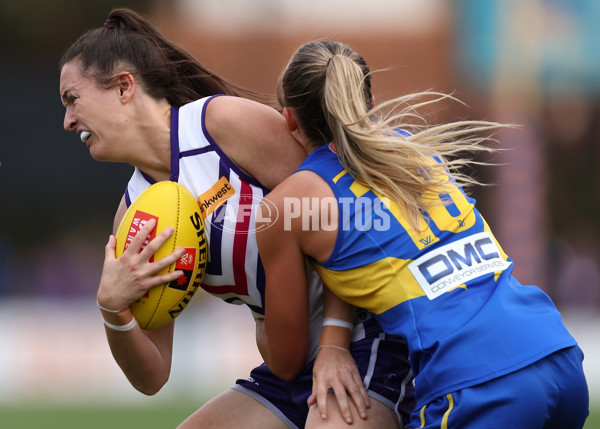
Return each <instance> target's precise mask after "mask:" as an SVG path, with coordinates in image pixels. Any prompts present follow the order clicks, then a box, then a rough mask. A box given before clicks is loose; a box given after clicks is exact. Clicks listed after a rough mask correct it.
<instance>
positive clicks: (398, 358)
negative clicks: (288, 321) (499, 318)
mask: <svg viewBox="0 0 600 429" xmlns="http://www.w3.org/2000/svg"><path fill="white" fill-rule="evenodd" d="M364 327H365V338H363V339H361V340H358V341H355V342H353V343H352V346H351V352H352V356H353V357H354V360H355V361H356V365H357V366H358V370H359V372H360V375H361V376H362V379H363V382H364V384H365V387H366V389H367V391H368V393H369V396H370V397H372V398H374V399H377V400H378V401H380V402H382V403H383V404H385V405H387V406H388V407H390V408H392V409H394V410H395V412H396V415H397V416H398V420H399V422H400V423H401V425H400V427H403V424H406V423H407V422H408V419H409V417H410V414H411V412H412V410H413V408H414V406H415V402H414V387H413V384H412V380H413V377H412V372H411V371H410V365H409V362H408V348H407V346H406V342H405V341H404V340H402V339H400V338H398V337H394V336H390V335H387V334H384V333H383V331H382V330H381V328H380V327H379V325H378V324H377V322H376V321H375V320H374V319H369V320H367V321H366V322H364ZM312 369H313V362H311V363H310V364H309V365H307V366H306V368H304V370H302V372H301V373H300V374H299V375H298V377H296V379H294V380H293V381H285V380H282V379H281V378H279V377H277V376H275V375H274V374H273V373H272V372H271V371H270V370H269V368H267V365H266V364H264V363H263V364H262V365H260V366H259V367H257V368H254V369H253V370H252V372H251V373H250V377H249V378H247V379H246V380H237V382H236V385H235V386H234V387H233V389H235V390H237V391H240V392H243V393H245V394H247V395H250V396H251V397H253V398H254V399H256V400H257V401H259V402H260V403H261V404H263V405H264V406H266V407H267V408H268V409H269V410H271V411H272V412H273V413H274V414H275V415H277V416H278V417H279V418H280V419H281V420H282V421H283V422H284V423H285V424H286V425H287V426H288V427H289V428H292V429H296V428H304V424H305V422H306V417H307V415H308V405H307V400H308V397H309V396H310V394H311V393H312V375H313V374H312Z"/></svg>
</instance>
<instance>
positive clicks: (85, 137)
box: [79, 131, 92, 143]
mask: <svg viewBox="0 0 600 429" xmlns="http://www.w3.org/2000/svg"><path fill="white" fill-rule="evenodd" d="M91 135H92V133H90V132H89V131H82V132H81V134H79V138H80V139H81V141H82V142H84V143H87V141H88V139H89V138H90V136H91Z"/></svg>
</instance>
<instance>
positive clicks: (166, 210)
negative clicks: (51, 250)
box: [116, 181, 208, 329]
mask: <svg viewBox="0 0 600 429" xmlns="http://www.w3.org/2000/svg"><path fill="white" fill-rule="evenodd" d="M150 219H155V220H156V226H155V227H154V229H153V230H152V232H151V233H150V235H149V236H148V239H147V241H146V242H145V243H144V245H146V244H147V243H149V242H150V241H151V240H152V239H154V238H155V237H156V234H157V233H160V231H162V230H163V229H165V228H166V227H168V226H172V227H173V228H174V229H175V232H174V234H173V235H172V236H171V237H170V238H169V239H168V240H167V241H166V242H165V243H164V244H163V245H162V246H161V247H160V248H159V249H158V250H157V251H156V253H155V254H154V256H153V259H152V260H158V259H161V258H163V257H165V256H167V255H169V254H170V253H172V252H173V251H174V250H175V249H176V248H178V247H184V248H185V249H186V252H185V254H184V256H183V257H181V259H179V260H178V261H177V262H175V263H173V264H171V265H170V266H169V267H167V268H166V269H164V270H162V271H160V272H159V273H158V274H163V273H168V272H172V271H174V270H182V271H183V272H184V275H183V276H182V277H180V278H178V279H177V280H175V281H172V282H167V283H164V284H161V285H159V286H155V287H153V288H152V289H150V290H149V291H148V293H146V295H144V296H143V297H142V298H140V299H139V300H138V301H136V302H134V303H133V304H131V306H130V308H131V311H132V313H133V315H134V317H135V318H136V320H137V321H138V323H139V324H140V326H141V327H142V328H144V329H157V328H160V327H162V326H165V325H167V324H169V323H170V322H171V321H172V320H173V319H175V318H176V317H177V316H179V315H180V314H181V312H182V311H183V310H184V309H185V307H186V306H187V304H188V303H189V302H190V300H191V299H192V297H193V296H194V294H195V293H196V291H197V290H198V288H199V287H200V283H201V282H202V278H203V277H204V273H205V271H206V263H207V260H208V247H207V239H206V231H205V229H204V219H203V218H202V214H201V213H200V207H199V205H198V201H197V200H196V198H195V197H194V196H193V195H192V193H191V192H190V191H189V190H188V189H187V188H185V187H184V186H182V185H180V184H179V183H176V182H170V181H165V182H158V183H155V184H154V185H152V186H150V187H149V188H147V189H146V190H145V191H144V192H142V193H141V194H140V196H138V197H137V198H136V199H135V200H134V201H133V203H132V204H131V206H129V208H128V209H127V211H126V212H125V216H124V217H123V219H122V220H121V223H120V225H119V229H118V230H117V236H116V238H117V248H116V255H117V257H119V256H121V255H122V254H123V252H124V251H125V249H126V248H127V246H128V245H129V243H131V240H133V237H135V235H136V234H137V233H138V231H139V230H140V229H141V228H142V227H143V226H144V224H145V223H146V222H148V220H150Z"/></svg>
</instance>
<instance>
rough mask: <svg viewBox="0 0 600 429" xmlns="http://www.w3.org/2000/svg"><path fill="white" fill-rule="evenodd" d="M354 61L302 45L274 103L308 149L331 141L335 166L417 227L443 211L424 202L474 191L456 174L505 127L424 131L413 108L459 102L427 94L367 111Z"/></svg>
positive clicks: (470, 125)
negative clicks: (293, 117)
mask: <svg viewBox="0 0 600 429" xmlns="http://www.w3.org/2000/svg"><path fill="white" fill-rule="evenodd" d="M361 59H362V57H361V56H360V55H358V54H356V53H355V52H354V51H352V50H351V49H350V48H349V47H348V46H347V45H344V44H341V43H337V42H312V43H309V44H307V45H304V46H303V47H301V48H300V49H299V50H298V52H297V53H296V54H295V55H294V57H293V58H292V60H291V61H290V64H289V65H288V68H287V69H286V72H285V73H284V75H283V77H282V79H281V83H280V85H281V91H280V92H282V93H283V94H282V97H281V98H280V100H282V101H283V103H284V105H287V106H290V107H292V108H294V110H295V111H296V114H297V115H298V117H299V122H300V126H301V127H302V129H303V131H304V132H305V133H306V134H307V135H308V136H309V138H311V137H310V136H312V139H311V140H312V141H313V142H314V144H315V145H317V146H318V145H321V144H325V143H328V142H329V141H331V140H332V141H333V142H335V146H336V150H337V153H338V156H339V159H340V162H341V164H342V166H343V167H344V168H345V169H346V170H347V171H348V172H349V173H350V174H351V175H352V176H353V177H354V178H355V180H357V181H359V182H361V183H363V184H364V185H366V186H368V187H370V188H372V189H374V190H375V191H377V192H379V193H381V194H382V195H384V196H387V197H389V198H391V199H392V200H394V201H397V202H398V203H399V204H400V206H401V207H403V209H405V210H406V214H407V217H408V219H409V220H410V221H411V223H412V224H413V225H414V226H415V227H416V226H417V225H419V220H418V219H419V217H420V214H421V212H422V211H427V210H428V209H431V208H433V206H435V205H440V204H444V203H443V202H442V200H441V199H440V198H431V195H437V194H443V193H446V192H449V191H450V190H451V189H453V188H454V186H455V184H457V185H459V186H467V185H474V184H479V182H478V181H477V180H475V179H473V178H472V177H470V176H468V175H466V174H464V173H462V172H461V169H462V168H463V167H464V166H466V165H472V164H482V162H477V161H474V160H473V159H472V154H473V153H474V152H482V151H483V152H491V151H493V150H494V149H493V148H492V147H491V146H490V145H486V144H484V143H485V142H487V141H490V140H492V138H491V135H493V132H494V131H495V130H497V129H498V128H500V127H502V126H505V125H501V124H498V123H495V122H487V121H459V122H451V123H447V124H441V125H435V126H430V125H427V123H426V121H425V120H424V119H423V118H422V117H421V116H420V115H419V114H418V111H417V110H418V109H420V108H422V107H424V106H427V105H430V104H435V103H437V102H439V101H442V100H447V99H450V100H455V101H458V100H456V99H455V98H454V97H452V96H451V95H447V94H441V93H436V92H431V91H426V92H422V93H417V94H410V95H406V96H403V97H398V98H395V99H393V100H389V101H386V102H384V103H382V104H380V105H378V106H377V107H375V108H371V93H370V77H371V76H370V72H369V70H368V68H367V67H366V62H364V59H362V61H361ZM300 72H301V73H302V74H301V75H298V74H297V73H300ZM300 76H302V77H300ZM303 79H304V81H303V82H300V83H299V81H302V80H303ZM299 85H300V86H299ZM311 85H312V87H311ZM317 105H318V107H317ZM310 106H312V107H310ZM314 110H318V111H319V112H318V114H317V113H315V112H314ZM310 127H313V128H316V130H314V129H311V128H310ZM401 130H405V131H409V132H410V133H411V134H410V135H407V133H404V132H402V131H401ZM467 153H469V154H471V155H470V156H469V157H467V156H466V154H467Z"/></svg>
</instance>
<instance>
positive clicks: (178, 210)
mask: <svg viewBox="0 0 600 429" xmlns="http://www.w3.org/2000/svg"><path fill="white" fill-rule="evenodd" d="M165 183H175V189H176V190H177V215H176V216H175V232H174V233H173V247H172V249H171V252H174V251H175V249H176V248H177V234H178V231H179V218H180V217H181V216H180V214H181V189H179V186H177V182H165ZM178 260H179V259H178ZM172 265H173V270H172V271H167V273H172V272H173V271H175V267H176V266H177V261H175V262H173V264H172ZM169 284H170V282H167V283H166V284H165V285H164V286H163V288H162V290H161V291H160V297H159V298H158V302H157V303H156V306H155V307H154V312H153V313H152V317H150V319H149V320H148V324H147V325H146V326H150V324H151V323H152V322H153V321H154V318H155V317H156V313H157V312H158V309H159V308H160V304H161V302H162V299H163V296H164V294H165V290H166V289H167V288H168V287H169Z"/></svg>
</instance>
